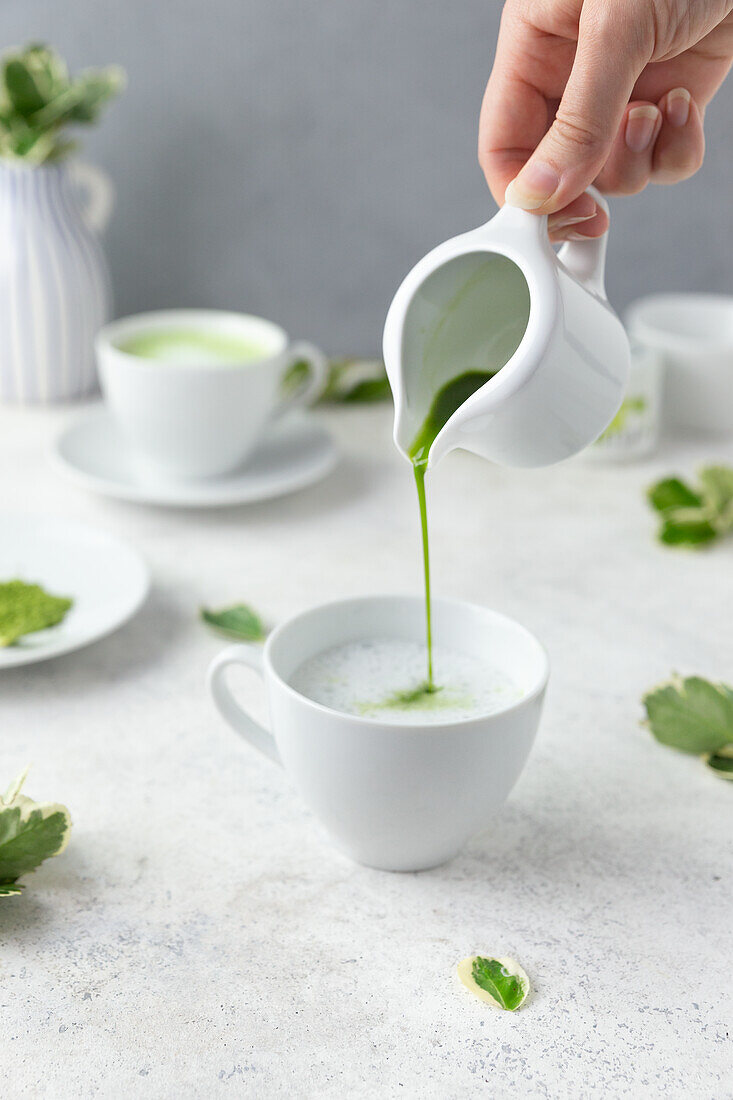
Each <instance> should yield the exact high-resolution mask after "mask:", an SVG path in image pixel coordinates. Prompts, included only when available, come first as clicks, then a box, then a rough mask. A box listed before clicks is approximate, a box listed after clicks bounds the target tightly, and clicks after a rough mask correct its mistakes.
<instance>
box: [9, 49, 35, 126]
mask: <svg viewBox="0 0 733 1100" xmlns="http://www.w3.org/2000/svg"><path fill="white" fill-rule="evenodd" d="M3 80H4V83H5V91H6V93H7V97H8V100H9V102H10V103H11V104H12V106H13V107H14V108H15V110H16V111H17V112H18V114H20V115H23V116H24V117H25V118H28V116H29V115H32V114H33V112H34V111H39V110H40V109H41V107H43V105H44V103H45V100H44V97H43V92H42V91H41V89H40V88H39V86H38V84H37V83H36V80H35V77H34V75H33V73H32V72H30V70H29V68H28V66H27V65H26V63H25V62H24V61H22V60H19V59H11V60H9V61H7V62H6V63H5V71H4V73H3Z"/></svg>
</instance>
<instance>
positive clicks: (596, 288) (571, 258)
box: [557, 187, 609, 299]
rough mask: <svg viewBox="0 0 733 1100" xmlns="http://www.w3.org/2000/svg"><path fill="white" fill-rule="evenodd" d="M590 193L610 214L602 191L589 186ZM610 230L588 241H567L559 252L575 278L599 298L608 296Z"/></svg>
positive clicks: (562, 261) (602, 208)
mask: <svg viewBox="0 0 733 1100" xmlns="http://www.w3.org/2000/svg"><path fill="white" fill-rule="evenodd" d="M587 190H588V194H589V195H592V197H593V198H594V199H595V200H596V202H597V204H598V205H599V206H600V208H601V210H604V211H605V212H606V214H608V212H609V211H608V203H607V202H606V200H605V199H604V197H603V195H602V194H601V193H600V191H599V190H598V189H597V188H595V187H589V188H588V189H587ZM607 245H608V230H606V232H605V233H604V234H603V236H602V237H589V238H588V240H587V241H566V242H565V244H564V245H563V246H562V248H561V249H560V251H559V252H558V254H557V258H558V260H560V262H561V263H562V264H563V266H564V267H566V268H567V270H568V271H569V272H570V274H571V275H572V276H573V278H574V279H577V280H578V282H579V283H582V285H583V286H584V287H586V288H587V289H588V290H590V291H591V292H592V293H593V294H597V295H598V297H599V298H603V299H605V297H606V284H605V279H604V275H605V271H606V247H607Z"/></svg>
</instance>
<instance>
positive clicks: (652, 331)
mask: <svg viewBox="0 0 733 1100" xmlns="http://www.w3.org/2000/svg"><path fill="white" fill-rule="evenodd" d="M670 307H671V308H673V309H675V310H676V311H677V312H678V313H684V315H685V316H692V315H699V314H700V312H701V311H708V310H710V309H711V308H712V309H714V310H716V311H718V312H719V313H723V312H724V311H727V312H728V313H729V315H730V318H731V327H730V335H729V336H728V337H725V336H722V335H721V334H720V333H717V334H713V335H711V336H708V335H702V334H701V335H695V336H692V335H689V334H687V333H684V332H678V331H675V330H673V329H670V328H669V327H667V326H665V325H664V324H661V323H660V322H659V321H658V320H656V319H655V317H656V313H655V311H656V310H657V309H659V308H663V309H664V308H670ZM624 320H625V322H626V327H627V329H628V331H629V335H630V337H631V339H632V340H635V341H637V342H638V343H640V344H642V345H643V346H644V347H645V348H646V349H652V350H656V351H666V352H670V353H674V352H679V351H681V352H685V353H691V352H692V353H698V354H701V353H702V354H704V353H706V352H708V353H709V352H728V353H730V352H731V351H733V296H732V295H728V294H707V293H704V292H700V293H695V292H684V291H680V292H679V293H674V292H671V293H669V294H648V295H646V296H645V297H643V298H637V299H636V301H634V302H632V303H631V305H630V306H629V307H628V309H627V310H626V313H625V315H624Z"/></svg>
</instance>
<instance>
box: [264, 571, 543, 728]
mask: <svg viewBox="0 0 733 1100" xmlns="http://www.w3.org/2000/svg"><path fill="white" fill-rule="evenodd" d="M378 600H395V601H396V600H403V601H404V600H407V601H409V602H410V603H418V604H420V605H421V606H422V604H423V598H422V596H413V595H410V594H409V593H404V592H376V593H373V594H372V595H366V596H350V597H345V598H341V599H336V600H326V601H325V602H322V603H316V604H312V605H311V606H310V607H305V608H303V610H302V611H299V612H298V613H297V614H295V615H292V616H291V617H290V618H289V619H286V620H285V621H284V622H282V623H279V624H278V625H277V626H276V627H275V629H274V630H273V631H272V632H271V633H270V634H269V635H268V637H267V640H266V642H265V645H264V649H263V660H264V664H265V667H266V669H267V671H268V672H269V674H270V675H271V676H272V677H273V678H274V679H275V680H276V682H277V684H278V686H279V687H280V688H281V689H282V690H284V691H285V693H286V694H287V695H288V696H290V697H291V698H293V699H297V700H298V701H299V702H300V703H305V704H307V705H308V706H310V707H311V708H313V709H314V710H315V711H317V712H319V713H322V714H327V715H330V716H331V717H333V716H336V717H338V718H345V719H347V720H348V721H349V722H355V723H356V724H357V725H360V726H364V727H366V728H370V727H371V728H372V729H373V728H378V729H381V730H384V731H386V732H389V733H391V734H403V735H406V734H414V733H415V732H416V731H418V730H419V731H420V733H421V734H427V735H429V734H437V733H445V732H446V731H447V730H453V729H458V728H460V729H462V730H470V729H472V728H478V727H480V726H483V725H484V724H485V723H486V722H487V721H491V720H493V719H498V718H503V717H504V716H505V715H507V714H512V713H514V712H515V711H518V710H520V709H522V708H524V707H526V706H527V705H528V704H530V703H532V702H533V701H534V700H535V699H536V698H537V697H538V696H540V695H541V694H542V693H543V692H544V690H545V688H546V687H547V682H548V680H549V676H550V660H549V656H548V653H547V649H546V648H545V646H544V645H543V644H542V642H541V641H540V640H539V638H537V636H536V635H535V634H533V633H532V631H531V630H529V629H528V628H527V627H526V626H523V625H522V623H520V622H519V621H518V620H517V619H513V618H512V617H511V616H510V615H504V614H503V613H502V612H501V611H494V610H493V608H490V607H486V606H485V605H484V604H479V603H474V602H472V601H470V600H455V599H449V598H447V597H439V598H437V599H433V601H432V608H433V614H434V613H435V610H436V608H439V607H450V608H452V609H454V610H455V609H461V610H464V611H466V612H477V611H478V612H480V613H481V614H483V615H489V616H490V617H491V618H493V619H494V620H497V621H499V622H502V623H504V624H509V625H510V626H511V627H512V628H514V629H517V630H519V631H521V633H523V634H524V635H525V636H526V637H527V639H528V640H529V641H530V642H531V643H532V644H533V645H534V646H536V648H537V650H538V656H539V658H540V661H541V672H540V675H539V677H538V678H537V681H536V682H535V684H534V685H533V687H532V688H531V689H530V690H529V691H527V692H525V693H524V694H523V695H522V697H521V698H520V699H517V700H516V701H515V702H513V703H510V704H508V705H507V706H505V707H502V708H501V709H500V710H494V711H491V713H490V714H481V715H475V716H474V717H471V718H458V719H456V720H454V721H452V722H434V723H433V722H431V723H430V724H429V725H424V726H421V725H419V724H418V723H415V724H414V725H412V724H410V723H391V722H386V721H384V722H383V721H381V719H379V718H370V717H369V716H368V715H362V714H350V713H349V712H348V711H342V710H336V709H335V708H334V707H328V706H326V705H325V704H324V703H318V702H316V700H315V699H311V698H310V697H309V696H307V695H303V694H302V692H300V691H296V689H295V688H294V687H293V686H292V685H291V684H289V683H288V681H287V680H285V679H284V678H283V677H282V676H281V675H280V673H279V671H278V670H277V668H276V667H275V664H274V662H273V660H272V648H273V646H275V645H276V644H277V642H278V639H279V638H281V637H282V635H283V634H284V633H285V632H286V631H287V630H288V629H290V628H291V627H292V626H294V625H295V624H296V623H298V622H299V621H301V620H302V619H304V618H306V616H308V615H311V614H312V613H313V612H314V611H329V610H331V609H333V608H335V607H339V606H344V607H352V608H353V607H354V606H355V605H357V604H367V603H374V602H375V601H378Z"/></svg>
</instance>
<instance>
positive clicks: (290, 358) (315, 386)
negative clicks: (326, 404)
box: [275, 340, 328, 416]
mask: <svg viewBox="0 0 733 1100" xmlns="http://www.w3.org/2000/svg"><path fill="white" fill-rule="evenodd" d="M301 360H302V361H304V362H306V363H307V364H308V377H307V378H306V379H305V381H304V382H303V383H302V385H300V386H298V388H297V389H296V390H295V392H294V393H290V394H287V395H286V396H284V397H283V398H282V400H281V402H280V404H279V406H278V408H277V409H276V410H275V416H282V415H283V413H286V412H290V411H291V409H297V408H300V407H301V406H303V405H312V404H313V402H314V401H315V400H316V399H317V398H318V397H319V396H320V394H321V393H322V392H323V390H324V388H325V386H326V380H327V378H328V360H327V359H326V356H325V355H324V354H323V352H322V351H321V350H320V349H319V348H317V347H315V346H314V345H313V344H308V343H306V342H305V341H303V340H301V341H299V342H298V343H297V344H293V345H292V346H291V347H290V348H289V349H288V353H287V363H286V366H285V370H284V372H283V378H285V376H286V374H287V372H288V370H289V369H290V368H291V367H293V366H295V364H296V363H297V362H299V361H301Z"/></svg>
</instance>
